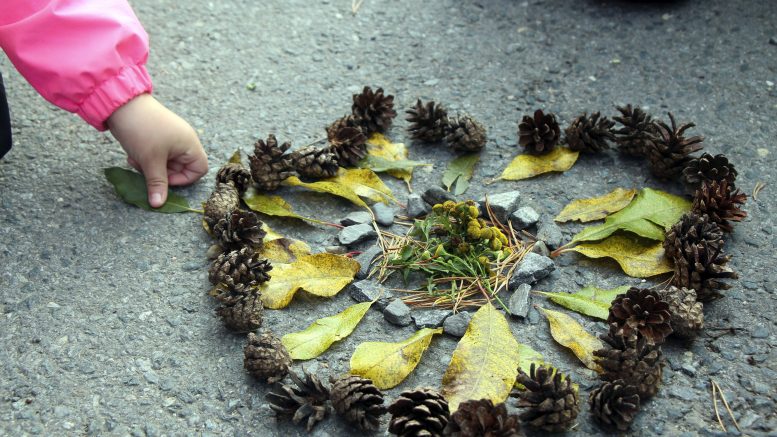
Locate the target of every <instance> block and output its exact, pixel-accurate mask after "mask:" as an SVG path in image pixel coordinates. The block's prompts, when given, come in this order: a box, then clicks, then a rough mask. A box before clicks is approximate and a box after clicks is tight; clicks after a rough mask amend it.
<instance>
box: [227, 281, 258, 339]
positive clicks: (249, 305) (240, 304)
mask: <svg viewBox="0 0 777 437" xmlns="http://www.w3.org/2000/svg"><path fill="white" fill-rule="evenodd" d="M227 296H229V297H227ZM219 300H221V302H222V306H220V307H218V308H216V314H218V316H219V317H221V321H222V322H224V326H226V327H227V329H229V330H230V331H235V332H250V331H255V330H257V329H259V328H260V327H261V326H262V313H264V305H262V294H261V293H259V291H258V290H250V291H248V292H245V293H233V294H222V295H221V296H220V299H219Z"/></svg>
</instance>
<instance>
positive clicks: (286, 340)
mask: <svg viewBox="0 0 777 437" xmlns="http://www.w3.org/2000/svg"><path fill="white" fill-rule="evenodd" d="M370 305H372V302H363V303H357V304H355V305H352V306H350V307H348V308H346V309H345V310H344V311H342V312H341V313H338V314H336V315H334V316H329V317H324V318H322V319H318V320H316V321H315V322H313V324H312V325H310V326H308V327H307V329H305V330H304V331H300V332H293V333H291V334H286V335H284V336H283V337H281V343H283V345H284V346H286V349H287V350H288V351H289V355H290V356H291V358H292V359H294V360H309V359H311V358H315V357H317V356H319V355H321V354H323V353H324V352H326V350H327V349H329V347H330V346H332V344H333V343H334V342H336V341H340V340H342V339H344V338H345V337H348V336H349V335H350V334H351V333H352V332H353V330H354V329H356V326H357V325H358V324H359V322H360V321H361V320H362V318H363V317H364V315H365V314H367V310H369V309H370Z"/></svg>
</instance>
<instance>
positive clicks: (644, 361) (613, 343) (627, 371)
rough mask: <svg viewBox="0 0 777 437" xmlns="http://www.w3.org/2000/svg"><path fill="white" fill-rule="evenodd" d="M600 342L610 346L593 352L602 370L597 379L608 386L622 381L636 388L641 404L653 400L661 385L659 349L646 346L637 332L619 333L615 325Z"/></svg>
mask: <svg viewBox="0 0 777 437" xmlns="http://www.w3.org/2000/svg"><path fill="white" fill-rule="evenodd" d="M600 338H601V339H602V340H604V342H605V343H607V344H608V345H609V346H610V347H609V348H605V349H599V350H597V351H594V356H595V357H596V361H597V363H599V365H600V366H602V369H604V373H602V374H601V375H600V377H601V378H602V379H603V380H605V381H610V382H612V381H617V380H619V379H622V380H624V381H625V382H626V383H627V384H629V385H633V386H634V387H637V392H638V394H639V397H640V399H642V400H646V399H649V398H651V397H653V396H655V394H656V393H658V388H659V387H660V385H661V375H662V373H663V366H664V362H663V359H662V354H661V348H660V347H659V346H651V345H649V344H648V343H647V341H646V340H645V337H643V336H642V335H641V334H639V333H638V332H633V333H631V334H630V335H624V334H623V333H619V332H618V326H617V325H616V324H613V326H611V327H610V332H609V333H608V334H606V335H602V336H600Z"/></svg>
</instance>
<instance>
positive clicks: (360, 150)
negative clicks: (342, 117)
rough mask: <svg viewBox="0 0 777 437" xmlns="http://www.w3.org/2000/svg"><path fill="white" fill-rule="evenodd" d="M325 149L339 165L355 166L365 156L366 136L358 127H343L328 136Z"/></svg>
mask: <svg viewBox="0 0 777 437" xmlns="http://www.w3.org/2000/svg"><path fill="white" fill-rule="evenodd" d="M329 143H330V144H331V145H330V146H329V148H328V149H327V150H328V151H329V152H331V153H333V154H334V155H335V157H336V158H337V162H338V164H339V165H340V166H341V167H356V165H357V164H359V161H361V160H362V159H364V157H365V156H367V137H366V136H365V135H364V133H363V132H362V130H361V129H360V128H358V127H343V128H340V129H338V130H337V132H335V134H334V136H333V137H332V138H330V140H329Z"/></svg>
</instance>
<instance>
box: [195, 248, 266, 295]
mask: <svg viewBox="0 0 777 437" xmlns="http://www.w3.org/2000/svg"><path fill="white" fill-rule="evenodd" d="M270 270H272V265H271V264H270V261H268V260H266V259H264V258H262V257H261V256H260V255H259V254H258V253H256V251H254V250H253V249H252V248H250V247H243V248H242V249H239V250H233V251H230V252H226V253H222V254H221V255H219V257H218V258H216V259H215V260H213V263H212V264H211V265H210V269H209V270H208V279H209V280H210V282H211V284H214V285H219V284H223V286H224V287H226V288H227V289H231V290H235V291H236V292H243V291H245V290H248V289H251V288H254V287H257V286H259V285H261V284H263V283H264V282H267V281H268V280H269V279H270V273H269V272H270Z"/></svg>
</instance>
